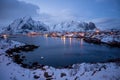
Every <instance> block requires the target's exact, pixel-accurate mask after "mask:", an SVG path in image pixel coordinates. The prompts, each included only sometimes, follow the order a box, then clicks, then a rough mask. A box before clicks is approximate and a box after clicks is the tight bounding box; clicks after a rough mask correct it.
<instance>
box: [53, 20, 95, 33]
mask: <svg viewBox="0 0 120 80" xmlns="http://www.w3.org/2000/svg"><path fill="white" fill-rule="evenodd" d="M95 28H96V26H95V24H94V23H92V22H89V23H85V22H77V21H70V22H62V23H60V24H56V25H54V26H53V29H52V30H53V31H60V30H61V31H89V30H94V29H95Z"/></svg>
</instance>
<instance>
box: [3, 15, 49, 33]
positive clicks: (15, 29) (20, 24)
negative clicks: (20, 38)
mask: <svg viewBox="0 0 120 80" xmlns="http://www.w3.org/2000/svg"><path fill="white" fill-rule="evenodd" d="M47 30H49V27H48V26H47V25H45V24H44V23H42V22H40V21H34V20H33V19H32V18H31V17H23V18H20V19H16V20H15V21H13V23H11V24H10V25H9V26H7V27H6V28H4V31H3V32H5V33H27V32H31V31H35V32H38V31H47Z"/></svg>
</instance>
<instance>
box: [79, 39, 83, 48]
mask: <svg viewBox="0 0 120 80" xmlns="http://www.w3.org/2000/svg"><path fill="white" fill-rule="evenodd" d="M82 46H83V38H81V39H80V47H82Z"/></svg>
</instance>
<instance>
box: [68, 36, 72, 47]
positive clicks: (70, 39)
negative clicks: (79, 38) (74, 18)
mask: <svg viewBox="0 0 120 80" xmlns="http://www.w3.org/2000/svg"><path fill="white" fill-rule="evenodd" d="M69 41H70V45H71V44H72V38H71V37H70V38H69Z"/></svg>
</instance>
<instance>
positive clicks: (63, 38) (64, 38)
mask: <svg viewBox="0 0 120 80" xmlns="http://www.w3.org/2000/svg"><path fill="white" fill-rule="evenodd" d="M61 40H63V43H64V44H65V41H66V37H65V36H61Z"/></svg>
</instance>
